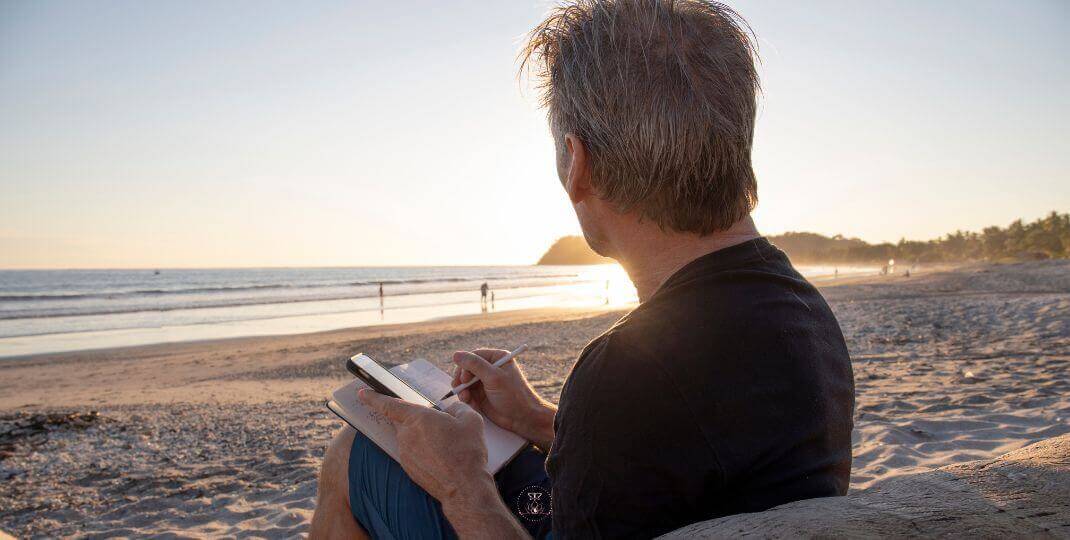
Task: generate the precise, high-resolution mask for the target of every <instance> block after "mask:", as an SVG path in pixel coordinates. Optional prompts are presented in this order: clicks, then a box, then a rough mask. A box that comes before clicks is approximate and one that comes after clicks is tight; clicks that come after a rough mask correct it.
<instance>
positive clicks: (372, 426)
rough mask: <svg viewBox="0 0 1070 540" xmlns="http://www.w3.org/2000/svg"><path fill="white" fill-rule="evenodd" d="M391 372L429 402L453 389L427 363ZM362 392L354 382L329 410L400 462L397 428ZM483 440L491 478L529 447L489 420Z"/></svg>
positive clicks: (361, 385)
mask: <svg viewBox="0 0 1070 540" xmlns="http://www.w3.org/2000/svg"><path fill="white" fill-rule="evenodd" d="M390 372H391V373H393V374H394V375H396V376H397V377H398V378H399V379H401V380H403V381H405V382H406V383H408V384H409V385H410V386H412V387H413V388H415V389H416V390H418V391H419V392H420V393H421V394H423V395H425V396H427V397H428V398H429V399H434V396H444V395H446V393H447V392H449V391H450V388H451V386H450V382H451V379H450V376H449V375H447V374H446V372H444V371H442V370H441V369H438V368H437V367H435V366H434V365H433V364H431V363H430V362H428V361H427V360H423V359H420V360H413V361H412V362H409V363H408V364H402V365H400V366H394V367H392V368H390ZM361 388H368V385H366V384H364V382H363V381H361V380H360V379H353V381H352V382H350V383H349V384H347V385H345V386H343V387H341V388H339V389H338V390H335V391H334V394H333V395H332V396H331V397H332V398H333V399H331V400H330V401H328V402H327V408H328V409H330V410H331V412H333V413H334V414H337V415H338V416H339V417H341V418H342V420H345V421H346V423H347V424H349V425H350V426H353V429H355V430H357V431H359V432H361V433H363V434H364V435H365V436H367V437H368V438H369V439H371V440H372V442H374V443H375V444H376V445H377V446H379V448H382V449H383V451H384V452H386V453H387V454H389V455H390V457H392V458H394V460H397V455H398V440H397V434H396V433H395V431H394V425H393V424H391V423H390V420H387V419H386V417H384V416H382V415H380V414H379V413H377V412H375V411H373V410H371V409H369V408H368V407H366V406H365V405H364V404H363V403H361V402H360V400H359V399H357V390H360V389H361ZM456 400H457V396H452V397H450V398H449V399H447V400H444V401H441V402H439V407H441V408H445V407H446V406H448V405H450V404H451V403H453V402H454V401H456ZM483 439H484V440H485V441H486V443H487V467H486V469H487V472H489V473H491V474H494V473H496V472H498V470H499V469H501V468H502V467H504V466H505V464H506V463H509V461H510V460H512V459H513V458H514V457H516V455H517V454H518V453H520V451H521V450H523V449H524V447H525V446H526V445H527V441H525V440H524V439H522V438H521V437H520V436H519V435H517V434H515V433H513V432H511V431H506V430H504V429H502V428H500V427H498V426H497V425H496V424H494V423H493V422H491V421H490V420H489V419H487V418H483ZM443 450H444V451H448V450H449V449H443Z"/></svg>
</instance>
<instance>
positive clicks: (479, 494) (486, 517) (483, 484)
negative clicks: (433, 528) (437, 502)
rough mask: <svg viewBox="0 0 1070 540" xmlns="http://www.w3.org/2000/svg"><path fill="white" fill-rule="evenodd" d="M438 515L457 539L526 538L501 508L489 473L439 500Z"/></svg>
mask: <svg viewBox="0 0 1070 540" xmlns="http://www.w3.org/2000/svg"><path fill="white" fill-rule="evenodd" d="M442 513H443V514H445V515H446V519H448V520H449V522H450V525H453V530H454V531H456V532H457V536H458V537H460V538H493V539H497V538H530V536H529V535H528V532H527V531H526V530H525V529H524V528H523V527H521V526H520V524H519V523H517V522H516V518H514V517H513V515H512V514H511V513H509V509H508V508H506V507H505V503H503V502H502V499H501V497H500V496H498V489H497V487H495V485H494V479H493V478H492V477H491V476H490V475H489V474H486V475H481V476H480V477H479V479H478V480H476V481H475V482H473V483H472V485H469V486H466V487H465V488H463V491H462V490H458V493H456V494H455V495H454V497H453V498H451V499H446V500H445V501H442Z"/></svg>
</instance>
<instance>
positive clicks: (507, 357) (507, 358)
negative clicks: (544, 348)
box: [439, 343, 528, 401]
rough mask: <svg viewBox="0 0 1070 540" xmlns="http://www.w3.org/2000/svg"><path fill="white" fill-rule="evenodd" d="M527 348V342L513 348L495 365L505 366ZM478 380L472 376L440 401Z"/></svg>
mask: <svg viewBox="0 0 1070 540" xmlns="http://www.w3.org/2000/svg"><path fill="white" fill-rule="evenodd" d="M526 350H528V345H527V343H525V344H523V345H521V346H519V347H517V348H516V349H513V352H511V353H509V354H507V355H505V356H503V357H501V358H499V359H498V360H497V361H496V362H494V367H496V368H499V367H502V366H504V365H505V363H506V362H508V361H510V360H512V359H513V358H516V355H518V354H520V353H522V352H524V351H526ZM477 382H479V377H472V380H470V381H468V382H466V383H463V384H458V385H457V387H456V388H454V389H453V390H450V391H449V393H448V394H446V395H444V396H442V399H440V400H439V401H442V400H443V399H448V398H449V397H450V396H455V395H457V394H460V393H461V391H462V390H464V389H465V388H468V387H469V386H472V385H473V384H475V383H477Z"/></svg>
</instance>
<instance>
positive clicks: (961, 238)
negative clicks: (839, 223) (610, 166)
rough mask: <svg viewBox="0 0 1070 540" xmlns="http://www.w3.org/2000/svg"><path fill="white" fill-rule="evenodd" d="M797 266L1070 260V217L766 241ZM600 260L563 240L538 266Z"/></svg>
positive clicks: (576, 242)
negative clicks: (902, 233) (891, 237)
mask: <svg viewBox="0 0 1070 540" xmlns="http://www.w3.org/2000/svg"><path fill="white" fill-rule="evenodd" d="M768 238H769V241H770V242H772V243H774V244H776V246H777V247H779V248H780V249H782V250H784V251H785V252H786V253H787V254H788V256H789V257H791V260H793V261H795V262H797V263H816V262H839V263H878V264H879V263H883V262H884V261H887V260H888V259H898V260H902V261H910V262H960V261H999V260H1036V259H1065V258H1070V214H1060V213H1058V212H1052V213H1050V214H1048V215H1047V216H1046V217H1043V218H1040V219H1038V220H1036V221H1033V222H1031V223H1023V222H1022V220H1020V219H1019V220H1017V221H1015V222H1014V223H1011V224H1010V225H1008V226H1006V227H985V229H984V230H983V231H981V232H979V233H976V232H964V231H955V232H953V233H950V234H947V235H945V236H943V237H940V238H937V239H935V240H928V241H917V240H906V239H903V240H900V241H899V242H897V243H895V244H893V243H890V242H885V243H881V244H870V243H869V242H866V241H865V240H860V239H858V238H845V237H843V236H841V235H836V236H832V237H829V236H823V235H820V234H816V233H809V232H787V233H784V234H780V235H776V236H769V237H768ZM605 262H612V261H611V260H610V259H607V258H605V257H602V256H599V255H598V254H597V253H595V252H594V251H591V248H589V247H587V242H585V241H584V240H583V237H582V236H565V237H562V238H559V239H558V240H557V241H556V242H554V245H553V246H550V249H549V250H548V251H547V252H546V254H545V255H543V256H542V258H541V259H539V264H599V263H605Z"/></svg>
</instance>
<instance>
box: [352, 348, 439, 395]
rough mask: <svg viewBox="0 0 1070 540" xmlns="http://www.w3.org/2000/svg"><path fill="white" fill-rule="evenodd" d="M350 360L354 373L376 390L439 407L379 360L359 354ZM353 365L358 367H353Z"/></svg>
mask: <svg viewBox="0 0 1070 540" xmlns="http://www.w3.org/2000/svg"><path fill="white" fill-rule="evenodd" d="M349 360H350V362H351V363H352V366H351V371H354V373H353V374H354V375H356V376H357V378H359V379H360V380H362V381H364V382H365V383H367V384H368V386H371V387H372V389H374V390H375V391H376V392H379V393H382V394H386V395H392V396H393V397H396V398H399V399H401V400H403V401H408V402H409V403H414V404H416V405H423V406H424V407H432V408H437V407H436V405H435V403H434V402H433V401H431V400H429V399H427V398H426V397H424V395H423V394H421V393H419V392H417V391H416V390H414V389H413V388H412V387H411V386H409V385H408V384H405V381H403V380H401V379H399V378H397V376H396V375H394V374H393V373H390V371H389V370H387V369H386V368H384V367H383V366H381V365H379V362H376V361H375V360H372V359H371V358H370V357H368V356H365V355H363V354H358V355H356V356H354V357H352V358H350V359H349ZM353 367H355V368H356V369H355V370H354V369H352V368H353Z"/></svg>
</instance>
